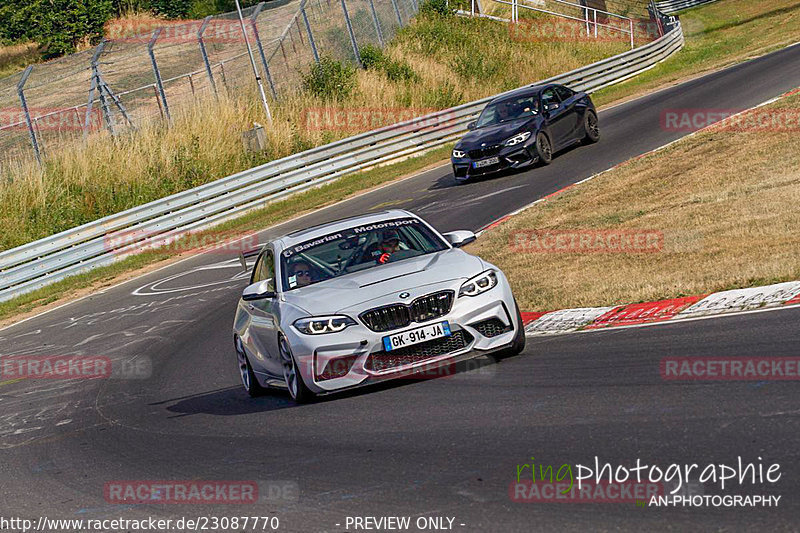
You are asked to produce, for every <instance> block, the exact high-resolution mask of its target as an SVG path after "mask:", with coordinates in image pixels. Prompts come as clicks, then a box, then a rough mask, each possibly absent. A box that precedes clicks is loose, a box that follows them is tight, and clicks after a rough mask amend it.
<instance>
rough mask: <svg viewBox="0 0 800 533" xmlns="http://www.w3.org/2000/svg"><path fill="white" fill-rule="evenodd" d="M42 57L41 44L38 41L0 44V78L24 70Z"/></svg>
mask: <svg viewBox="0 0 800 533" xmlns="http://www.w3.org/2000/svg"><path fill="white" fill-rule="evenodd" d="M40 58H41V53H40V51H39V45H38V44H36V43H24V44H12V45H8V46H0V78H2V77H3V76H8V75H10V74H13V73H14V72H17V71H18V70H22V69H23V68H25V67H26V66H27V65H29V64H30V63H34V62H36V61H38V60H39V59H40Z"/></svg>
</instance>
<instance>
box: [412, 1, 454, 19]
mask: <svg viewBox="0 0 800 533" xmlns="http://www.w3.org/2000/svg"><path fill="white" fill-rule="evenodd" d="M419 12H420V13H422V14H424V15H439V16H443V17H444V16H448V15H450V14H452V12H451V11H450V9H449V8H448V7H447V0H425V1H424V2H423V3H422V5H420V6H419Z"/></svg>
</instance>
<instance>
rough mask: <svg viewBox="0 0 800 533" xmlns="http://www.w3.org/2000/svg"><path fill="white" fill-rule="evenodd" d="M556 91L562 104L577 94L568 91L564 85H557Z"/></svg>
mask: <svg viewBox="0 0 800 533" xmlns="http://www.w3.org/2000/svg"><path fill="white" fill-rule="evenodd" d="M555 89H556V94H558V96H559V98H561V101H562V102H563V101H565V100H567V99H568V98H572V95H574V94H575V93H574V92H572V90H570V89H567V88H566V87H564V86H563V85H556V88H555Z"/></svg>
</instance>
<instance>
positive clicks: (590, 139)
mask: <svg viewBox="0 0 800 533" xmlns="http://www.w3.org/2000/svg"><path fill="white" fill-rule="evenodd" d="M583 129H584V131H585V132H586V135H585V136H584V138H583V140H584V142H585V143H586V144H593V143H596V142H597V141H599V140H600V127H599V126H598V125H597V115H595V114H594V111H587V112H586V115H584V117H583Z"/></svg>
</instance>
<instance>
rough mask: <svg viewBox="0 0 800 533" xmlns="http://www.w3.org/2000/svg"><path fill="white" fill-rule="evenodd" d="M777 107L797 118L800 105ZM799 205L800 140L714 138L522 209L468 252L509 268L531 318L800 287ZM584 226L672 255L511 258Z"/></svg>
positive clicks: (790, 135)
mask: <svg viewBox="0 0 800 533" xmlns="http://www.w3.org/2000/svg"><path fill="white" fill-rule="evenodd" d="M767 109H773V110H774V109H792V110H794V112H795V116H797V114H800V95H797V94H796V95H794V96H792V97H789V98H785V99H783V100H781V101H779V102H778V103H776V104H773V105H771V106H770V107H768V108H767ZM798 205H800V136H799V135H798V134H797V132H796V131H794V132H730V131H719V130H717V131H715V130H711V131H704V132H702V133H700V134H698V135H696V136H694V137H691V138H688V139H685V140H683V141H681V142H679V143H677V144H674V145H672V146H671V147H669V148H667V149H665V150H662V151H660V152H658V153H656V154H653V155H649V156H647V157H644V158H642V159H639V160H635V161H631V162H629V163H627V164H625V165H624V166H622V167H620V168H618V169H615V170H612V171H610V172H607V173H605V174H603V175H601V176H599V177H598V178H596V179H594V180H593V181H590V182H588V183H585V184H582V185H580V186H578V187H576V188H573V189H570V190H569V191H566V192H564V193H562V194H561V195H559V196H558V197H556V198H555V199H553V200H550V201H547V202H544V203H541V204H538V205H536V206H534V207H532V208H531V209H528V210H526V211H524V212H523V213H522V214H520V215H518V216H516V217H514V218H513V219H511V220H510V221H509V222H507V223H505V224H503V225H501V226H500V227H498V228H497V229H496V230H493V231H490V232H489V233H488V234H487V235H486V236H485V237H484V238H482V239H481V240H480V241H479V242H478V243H476V244H475V245H472V247H471V250H470V251H472V252H475V253H478V254H480V255H481V256H482V257H484V258H486V259H487V260H488V261H491V262H493V263H495V264H497V265H498V266H499V267H500V268H502V269H503V271H504V272H505V273H506V274H507V275H508V277H509V279H510V280H511V284H512V285H513V288H514V294H515V295H516V296H517V298H518V300H519V303H520V307H522V308H523V309H526V310H531V311H533V310H540V311H544V310H552V309H561V308H571V307H582V306H601V305H615V304H623V303H634V302H640V301H654V300H659V299H662V298H673V297H679V296H685V295H695V294H703V293H707V292H713V291H718V290H725V289H730V288H738V287H748V286H754V285H761V284H768V283H774V282H779V281H788V280H796V279H800V245H799V244H798V243H799V242H800V241H798V236H797V230H798V228H800V211H798V209H797V206H798ZM574 228H580V229H588V230H618V229H627V230H657V231H661V232H663V234H664V236H665V241H666V245H665V247H664V249H663V251H662V252H660V253H650V254H599V253H589V254H586V253H529V254H513V253H511V252H510V249H509V239H510V238H511V235H512V232H513V231H515V230H527V229H539V230H542V229H574ZM697 237H699V238H700V239H699V240H694V241H693V239H695V238H697ZM692 241H693V245H691V244H690V242H692Z"/></svg>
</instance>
